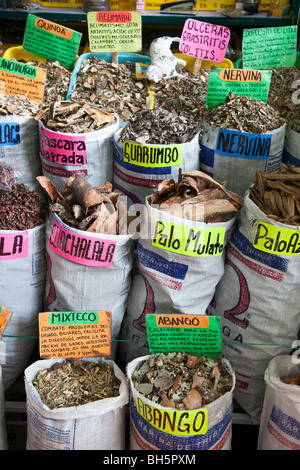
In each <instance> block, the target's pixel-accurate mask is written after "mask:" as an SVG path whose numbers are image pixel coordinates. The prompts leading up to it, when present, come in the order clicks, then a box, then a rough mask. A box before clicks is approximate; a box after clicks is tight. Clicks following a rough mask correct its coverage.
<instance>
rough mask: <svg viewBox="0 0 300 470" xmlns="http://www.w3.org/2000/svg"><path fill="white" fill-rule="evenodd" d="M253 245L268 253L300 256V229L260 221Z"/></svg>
mask: <svg viewBox="0 0 300 470" xmlns="http://www.w3.org/2000/svg"><path fill="white" fill-rule="evenodd" d="M253 246H254V248H257V249H258V250H261V251H264V252H266V253H272V254H276V255H284V256H297V255H298V256H299V255H300V231H299V230H294V229H290V228H283V227H276V226H275V225H271V224H267V223H265V222H258V224H257V229H256V233H255V237H254V242H253Z"/></svg>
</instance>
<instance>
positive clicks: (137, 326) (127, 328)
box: [119, 201, 235, 363]
mask: <svg viewBox="0 0 300 470" xmlns="http://www.w3.org/2000/svg"><path fill="white" fill-rule="evenodd" d="M144 217H145V219H144V223H143V224H142V227H147V226H148V228H146V229H145V230H142V231H141V232H140V233H139V239H138V243H137V249H136V266H135V268H134V269H133V279H132V285H131V288H130V292H129V296H128V304H127V312H126V315H125V317H124V321H123V324H122V329H121V334H120V338H121V339H122V342H120V344H119V352H120V355H121V357H122V360H123V361H124V362H125V363H127V362H129V361H131V360H133V359H135V358H137V357H139V356H143V355H145V354H149V348H148V344H147V333H146V324H145V315H146V314H147V313H164V314H167V313H170V314H171V313H184V314H192V315H195V314H199V315H203V314H205V311H206V308H207V307H208V305H209V303H210V301H211V299H212V297H213V295H214V292H215V288H216V286H217V284H218V282H219V281H220V279H221V277H222V275H223V273H224V261H225V250H224V249H223V248H224V246H225V245H226V243H227V242H228V241H229V238H230V232H231V229H232V227H233V224H234V220H235V218H232V219H231V220H229V221H228V222H222V223H214V224H205V223H200V222H195V221H191V220H188V219H183V218H179V217H175V216H172V215H170V214H167V213H165V212H163V211H160V210H158V209H157V208H155V207H153V206H150V205H149V204H148V201H146V204H145V214H144ZM158 220H160V221H162V222H163V223H165V224H166V225H167V224H168V223H169V222H170V223H174V224H175V225H178V226H182V227H185V229H184V231H187V233H189V232H190V230H191V229H193V234H194V235H195V237H196V236H197V234H198V235H200V234H201V232H202V233H203V231H204V230H207V231H208V232H210V231H211V233H212V234H213V233H214V231H215V230H217V231H219V230H221V231H224V243H223V245H222V243H221V237H220V248H219V249H217V253H216V252H215V253H216V254H215V255H214V256H209V255H208V254H207V253H206V254H205V253H204V255H203V256H190V255H189V254H186V253H181V252H173V251H169V250H168V249H164V248H163V247H160V246H156V245H153V244H152V238H153V233H154V227H155V226H157V225H156V224H157V221H158ZM147 224H148V225H147ZM195 240H196V238H195V239H194V241H195ZM211 240H213V241H214V242H215V241H216V240H217V236H216V235H215V238H214V236H213V235H212V238H211ZM173 241H174V240H172V242H173ZM198 242H199V243H198ZM198 242H195V243H196V244H195V245H193V247H194V248H195V247H196V246H197V247H199V249H200V248H201V249H202V247H203V246H204V243H203V242H201V241H200V238H199V240H198ZM197 243H198V244H197ZM211 243H212V241H211ZM206 246H207V247H208V246H210V245H209V243H207V245H206Z"/></svg>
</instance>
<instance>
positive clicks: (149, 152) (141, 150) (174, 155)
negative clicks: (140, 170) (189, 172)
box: [123, 141, 182, 168]
mask: <svg viewBox="0 0 300 470" xmlns="http://www.w3.org/2000/svg"><path fill="white" fill-rule="evenodd" d="M181 158H182V145H181V144H178V145H142V144H139V143H137V142H128V141H126V142H124V144H123V159H124V162H126V163H131V164H132V165H138V166H145V167H155V168H157V167H162V168H163V167H169V166H177V165H181Z"/></svg>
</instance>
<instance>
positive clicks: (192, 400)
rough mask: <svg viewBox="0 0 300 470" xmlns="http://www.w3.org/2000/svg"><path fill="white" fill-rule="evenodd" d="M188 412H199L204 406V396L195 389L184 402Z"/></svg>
mask: <svg viewBox="0 0 300 470" xmlns="http://www.w3.org/2000/svg"><path fill="white" fill-rule="evenodd" d="M183 403H184V405H185V406H186V407H187V409H188V410H198V409H199V408H201V406H202V395H201V393H199V392H198V390H196V389H195V388H193V389H192V390H190V391H189V393H188V394H187V397H186V398H185V399H184V400H183Z"/></svg>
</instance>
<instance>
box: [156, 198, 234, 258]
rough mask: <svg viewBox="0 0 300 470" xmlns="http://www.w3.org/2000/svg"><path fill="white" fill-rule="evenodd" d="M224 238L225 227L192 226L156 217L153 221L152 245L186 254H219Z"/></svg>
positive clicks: (206, 255) (205, 255) (221, 250)
mask: <svg viewBox="0 0 300 470" xmlns="http://www.w3.org/2000/svg"><path fill="white" fill-rule="evenodd" d="M201 209H202V208H201V207H200V210H201ZM224 239H225V227H215V228H194V227H190V226H187V225H180V224H174V223H171V222H167V221H165V220H164V221H162V220H159V219H158V220H156V221H155V223H154V229H153V238H152V245H154V246H157V247H158V248H161V249H163V250H167V251H172V252H173V253H179V254H181V255H186V256H196V257H198V256H200V257H208V256H221V254H222V253H223V245H224Z"/></svg>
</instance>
